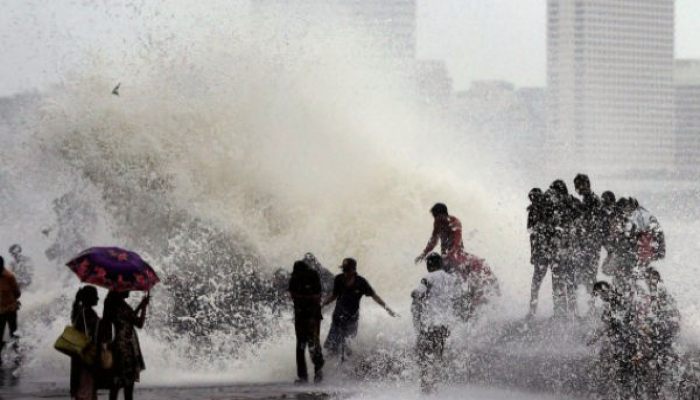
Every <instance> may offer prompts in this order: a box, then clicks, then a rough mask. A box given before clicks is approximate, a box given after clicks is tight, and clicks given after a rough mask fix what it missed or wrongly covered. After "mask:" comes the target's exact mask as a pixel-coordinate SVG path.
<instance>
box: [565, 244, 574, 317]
mask: <svg viewBox="0 0 700 400" xmlns="http://www.w3.org/2000/svg"><path fill="white" fill-rule="evenodd" d="M569 256H570V258H569V259H567V260H566V264H565V265H564V271H563V273H564V299H565V306H566V316H567V317H574V316H576V315H577V314H578V305H577V303H576V265H577V263H576V262H575V261H574V259H573V257H574V255H573V254H570V255H569Z"/></svg>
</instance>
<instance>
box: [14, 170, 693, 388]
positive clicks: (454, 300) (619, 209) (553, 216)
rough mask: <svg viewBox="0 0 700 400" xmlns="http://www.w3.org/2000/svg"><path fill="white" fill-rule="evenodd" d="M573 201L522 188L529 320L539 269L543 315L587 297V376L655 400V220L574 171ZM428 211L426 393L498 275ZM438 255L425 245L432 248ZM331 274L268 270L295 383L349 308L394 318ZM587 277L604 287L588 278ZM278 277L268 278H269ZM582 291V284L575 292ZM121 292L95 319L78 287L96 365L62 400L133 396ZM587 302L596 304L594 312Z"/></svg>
mask: <svg viewBox="0 0 700 400" xmlns="http://www.w3.org/2000/svg"><path fill="white" fill-rule="evenodd" d="M574 187H575V191H576V193H577V194H578V195H579V197H577V196H574V195H571V194H569V191H568V189H567V186H566V183H565V182H564V181H563V180H555V181H554V182H552V184H551V185H550V186H549V187H548V188H547V189H546V190H541V189H539V188H533V189H532V190H531V191H530V192H529V199H530V205H529V206H528V209H527V211H528V216H527V228H528V231H529V235H530V249H531V263H532V265H533V267H534V273H533V277H532V286H531V295H530V303H529V311H528V314H527V317H526V321H530V320H532V319H533V318H534V317H535V316H536V314H537V309H538V303H539V301H538V299H539V292H540V288H541V284H542V282H543V280H544V277H545V276H546V274H547V271H550V275H551V279H552V299H553V305H554V307H553V308H554V310H553V318H554V320H556V321H572V322H576V321H579V320H581V319H582V318H583V316H582V315H581V313H580V312H579V309H578V305H579V302H578V301H577V291H579V290H578V289H579V287H583V289H585V293H587V294H588V305H589V307H588V311H587V315H588V316H589V317H591V318H593V319H597V318H599V319H600V323H599V326H598V328H597V329H596V331H595V332H594V333H593V334H592V335H591V336H590V340H589V344H590V345H597V346H598V347H599V349H600V350H599V359H600V360H599V361H600V364H599V365H600V366H604V368H597V371H596V373H597V375H598V377H599V382H600V391H602V392H606V393H608V394H609V393H610V392H611V391H615V393H616V395H618V396H619V398H629V397H634V396H635V395H639V393H644V396H645V398H649V399H655V398H658V397H659V393H660V388H661V387H663V385H664V381H665V380H666V379H668V376H667V371H668V370H669V366H670V365H671V363H673V362H674V360H676V359H677V355H676V354H675V353H674V350H673V347H674V346H673V344H674V342H675V340H676V338H677V336H678V333H679V330H680V314H679V312H678V309H677V307H676V305H675V302H674V300H673V297H672V296H671V294H670V293H668V291H667V289H666V288H665V286H664V284H663V281H662V279H661V276H660V274H659V272H658V270H657V269H655V268H654V267H653V263H654V262H655V261H656V260H659V259H662V258H663V257H664V256H665V238H664V233H663V230H662V229H661V226H660V224H659V222H658V220H657V219H656V218H655V217H654V216H653V215H652V214H651V213H650V212H649V211H647V210H646V209H645V208H644V207H642V206H641V205H640V204H639V202H638V201H637V200H636V199H634V198H631V197H621V198H619V199H616V196H615V194H613V193H612V192H610V191H608V192H605V193H603V194H602V195H601V197H598V196H597V195H596V193H595V192H594V191H593V190H592V187H591V182H590V180H589V178H588V177H587V176H586V175H583V174H579V175H577V176H576V177H575V178H574ZM430 213H431V214H432V217H433V230H432V234H431V236H430V238H429V240H428V243H427V245H426V246H425V248H424V249H423V250H422V251H421V253H420V254H419V255H418V257H416V259H415V262H416V263H422V262H425V265H426V268H427V274H426V275H425V276H424V277H423V278H422V279H421V280H420V281H419V283H418V285H417V286H416V288H415V289H414V290H413V291H412V292H411V298H412V305H411V313H412V317H413V323H414V327H415V329H416V338H417V339H416V346H415V349H416V357H417V359H418V362H417V365H418V366H419V369H420V381H421V388H422V389H423V390H424V391H425V392H431V391H433V390H434V388H435V385H436V382H437V381H438V380H439V374H438V371H440V366H439V364H440V363H441V362H442V357H443V353H444V350H445V345H446V342H447V338H448V337H449V336H450V334H451V332H452V331H453V329H454V326H455V324H457V323H459V322H460V321H468V320H470V319H472V318H475V317H478V314H479V310H480V309H481V308H482V307H483V306H484V305H485V304H487V303H488V302H489V300H490V299H491V298H493V297H494V296H499V295H500V288H499V284H498V280H497V279H496V277H495V275H494V274H493V272H492V270H491V268H490V266H489V265H488V263H486V261H485V260H484V259H482V258H480V257H478V256H476V255H474V254H471V253H468V252H467V251H466V250H465V247H464V243H463V240H462V224H461V222H460V220H459V219H458V218H457V217H455V216H453V215H450V214H449V212H448V209H447V206H446V205H445V204H442V203H437V204H435V205H434V206H433V207H432V208H431V209H430ZM438 244H439V245H440V252H439V253H437V252H434V250H435V248H436V247H437V245H438ZM9 253H10V254H11V257H12V260H11V262H10V263H9V265H7V266H6V265H5V262H4V259H3V258H2V257H0V361H1V360H2V354H1V351H2V348H3V347H4V345H5V340H4V338H5V329H6V327H7V328H8V337H9V338H10V339H11V340H12V339H16V338H17V337H18V333H17V311H18V310H19V308H20V306H21V304H20V301H19V299H20V296H21V294H22V291H23V290H24V289H26V288H27V287H28V286H29V285H31V283H32V274H33V268H32V265H31V261H30V260H29V258H27V257H26V256H24V255H23V254H22V249H21V247H20V246H19V245H13V246H11V247H10V249H9ZM340 270H341V271H342V272H341V273H340V274H338V275H334V274H332V273H331V272H330V271H328V270H327V269H326V268H324V267H323V266H322V265H321V263H320V262H319V261H318V260H317V259H316V257H315V256H314V255H313V254H311V253H307V254H306V255H305V256H304V257H303V258H302V259H301V260H299V261H296V262H295V263H294V266H293V270H292V272H291V274H289V273H284V271H278V272H276V273H275V276H274V281H275V282H276V285H279V284H280V283H281V282H285V283H284V287H285V289H286V291H288V292H289V294H290V295H291V298H292V300H293V305H294V328H295V333H296V363H297V383H306V382H308V381H309V372H308V370H307V365H306V352H307V350H308V352H309V353H310V356H311V361H312V363H313V367H314V376H313V380H314V382H320V381H322V380H323V366H324V362H325V361H324V350H325V352H326V354H327V355H331V356H332V357H338V358H340V360H341V361H343V360H345V358H346V357H348V356H351V355H352V351H351V348H350V347H349V346H348V340H350V339H352V338H354V337H355V336H356V335H357V332H358V327H359V317H360V303H361V300H362V298H363V297H371V298H372V299H373V300H374V301H375V302H376V303H377V304H378V305H379V306H381V307H383V308H384V309H385V310H386V312H387V313H388V314H389V315H390V316H392V317H394V316H396V313H395V312H394V311H393V310H392V309H391V308H390V307H389V306H387V304H386V303H385V302H384V300H383V299H382V298H381V297H380V296H379V295H378V294H377V293H376V291H375V290H374V289H373V287H372V285H371V284H370V282H369V281H368V280H367V279H365V278H364V277H363V276H361V275H359V274H358V263H357V261H356V260H355V259H353V258H350V257H348V258H345V259H343V260H342V263H341V265H340ZM599 272H602V273H603V274H604V275H607V276H609V278H610V282H608V281H599V280H598V276H599ZM278 281H279V282H278ZM582 291H583V290H582ZM128 296H129V293H128V292H112V291H110V292H109V293H108V294H107V298H106V299H105V302H104V311H103V314H102V318H100V317H99V316H98V314H97V313H96V312H95V310H94V307H95V306H96V305H97V304H98V292H97V289H96V288H95V287H94V286H90V285H87V286H83V287H82V288H81V289H80V290H79V291H78V293H77V294H76V297H75V301H74V304H73V308H72V314H71V321H72V325H73V326H74V327H75V328H76V329H77V330H79V331H81V332H84V333H85V334H86V336H87V337H89V338H90V340H91V341H93V343H94V346H95V348H96V349H97V350H98V354H97V358H98V359H101V358H105V357H106V358H108V359H109V361H110V362H109V363H107V364H109V365H106V363H105V362H97V363H94V364H90V365H88V364H85V363H84V362H83V361H82V360H81V359H79V358H73V359H72V362H71V380H70V383H71V385H70V388H71V396H72V397H73V398H76V399H81V400H82V399H96V393H97V390H98V389H99V388H105V389H109V391H110V400H112V399H115V400H116V398H117V395H118V393H119V391H120V390H123V392H124V398H125V399H126V400H130V399H132V398H133V389H134V383H135V382H137V381H138V380H139V376H140V372H141V371H142V370H143V369H144V368H145V364H144V360H143V356H142V353H141V349H140V347H139V341H138V336H137V334H136V329H137V328H141V327H143V324H144V321H145V318H146V309H147V306H148V303H149V297H148V296H145V297H144V298H143V300H142V301H141V303H140V305H139V306H138V307H137V308H135V309H133V308H132V307H131V306H129V305H128V304H127V302H126V299H127V298H128ZM596 298H599V299H600V300H601V302H602V307H597V306H596V302H595V299H596ZM332 303H335V308H334V310H333V312H332V317H331V322H330V327H329V330H328V335H327V337H326V339H325V341H324V343H323V345H322V344H321V338H320V332H321V329H320V328H321V323H322V320H323V314H322V309H323V308H324V307H326V306H329V305H330V304H332Z"/></svg>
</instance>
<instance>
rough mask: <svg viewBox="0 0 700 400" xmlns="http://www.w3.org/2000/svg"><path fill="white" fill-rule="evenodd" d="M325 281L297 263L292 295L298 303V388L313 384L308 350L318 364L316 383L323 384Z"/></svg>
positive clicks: (296, 318) (296, 309) (308, 267)
mask: <svg viewBox="0 0 700 400" xmlns="http://www.w3.org/2000/svg"><path fill="white" fill-rule="evenodd" d="M321 289H322V288H321V278H320V276H319V274H318V272H316V271H315V270H314V269H313V268H311V267H310V266H309V265H308V264H307V263H305V262H304V261H297V262H295V263H294V267H293V270H292V276H291V278H290V279H289V294H290V295H291V296H292V300H293V301H294V332H295V333H296V337H297V344H296V361H297V380H296V383H297V384H303V383H306V382H308V381H309V374H308V371H307V369H306V347H308V348H309V353H310V354H311V362H313V364H314V381H315V382H321V381H322V380H323V372H322V369H323V364H324V360H323V351H322V350H321V339H320V335H321V319H323V317H322V316H321Z"/></svg>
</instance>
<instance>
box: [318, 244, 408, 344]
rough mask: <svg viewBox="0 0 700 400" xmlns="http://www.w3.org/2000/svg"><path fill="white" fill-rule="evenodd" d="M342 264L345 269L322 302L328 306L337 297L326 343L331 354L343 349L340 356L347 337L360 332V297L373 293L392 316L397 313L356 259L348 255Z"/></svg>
mask: <svg viewBox="0 0 700 400" xmlns="http://www.w3.org/2000/svg"><path fill="white" fill-rule="evenodd" d="M341 268H342V270H343V273H342V274H340V275H338V276H336V277H335V281H334V283H333V294H331V296H330V297H329V298H328V299H326V301H324V302H323V306H326V305H328V304H330V303H332V302H334V301H336V300H337V301H336V303H335V310H334V311H333V319H332V322H331V329H330V331H328V337H327V338H326V342H325V344H324V347H325V348H326V350H328V351H329V352H330V353H332V354H338V353H339V352H341V351H342V352H343V353H342V354H341V356H344V355H345V354H346V353H347V346H346V344H345V341H346V340H347V339H348V338H351V337H355V335H356V334H357V325H358V321H359V318H360V300H362V297H363V296H369V297H371V298H372V299H373V300H374V301H376V302H377V304H379V305H380V306H382V307H384V309H385V310H386V312H387V313H389V315H390V316H392V317H395V316H396V314H395V313H394V311H392V310H391V309H390V308H389V307H388V306H387V305H386V303H384V300H382V298H381V297H379V296H378V295H377V294H376V293H375V292H374V289H372V286H370V284H369V282H367V280H366V279H365V278H363V277H361V276H360V275H358V274H357V261H355V260H354V259H352V258H346V259H344V260H343V264H342V265H341Z"/></svg>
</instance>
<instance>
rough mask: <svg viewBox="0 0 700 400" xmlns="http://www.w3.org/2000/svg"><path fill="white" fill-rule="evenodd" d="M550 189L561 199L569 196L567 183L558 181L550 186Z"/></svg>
mask: <svg viewBox="0 0 700 400" xmlns="http://www.w3.org/2000/svg"><path fill="white" fill-rule="evenodd" d="M549 188H550V189H552V190H553V191H554V193H556V194H557V195H559V197H563V196H568V195H569V189H567V187H566V183H564V181H563V180H561V179H557V180H555V181H554V182H552V184H551V185H549Z"/></svg>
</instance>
